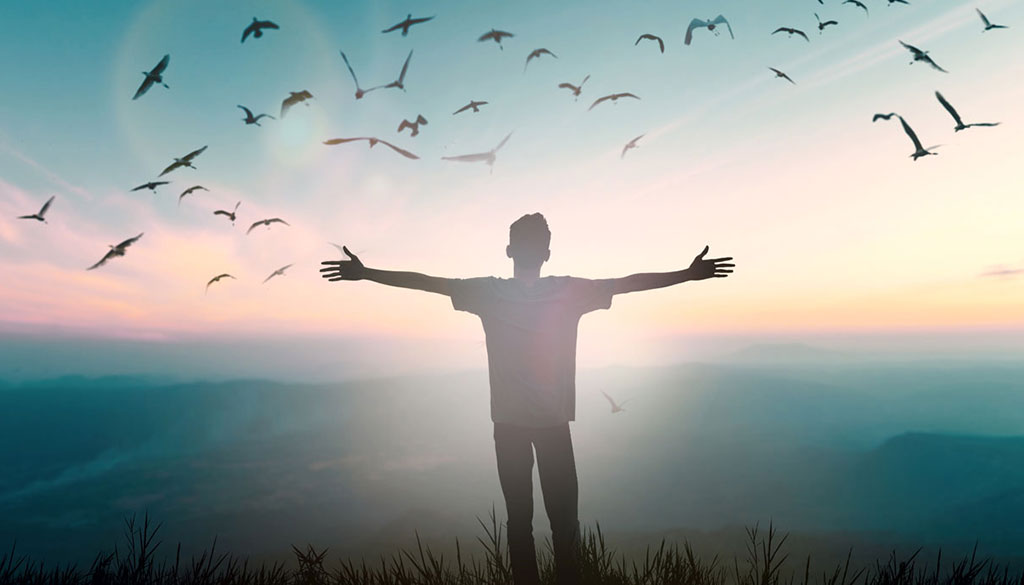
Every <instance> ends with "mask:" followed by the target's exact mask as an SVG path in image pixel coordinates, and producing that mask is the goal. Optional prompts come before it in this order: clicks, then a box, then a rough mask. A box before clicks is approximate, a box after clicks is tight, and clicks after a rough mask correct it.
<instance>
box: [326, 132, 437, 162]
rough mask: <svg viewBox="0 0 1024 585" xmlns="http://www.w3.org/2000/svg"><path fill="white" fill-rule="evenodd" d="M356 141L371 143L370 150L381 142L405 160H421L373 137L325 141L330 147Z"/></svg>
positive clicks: (406, 151)
mask: <svg viewBox="0 0 1024 585" xmlns="http://www.w3.org/2000/svg"><path fill="white" fill-rule="evenodd" d="M355 140H365V141H367V142H369V143H370V148H373V147H374V146H376V145H377V143H378V142H379V143H381V144H383V145H384V146H387V147H388V148H390V149H391V150H393V151H395V152H397V153H398V154H400V155H402V156H404V157H405V158H411V159H413V160H415V159H418V158H419V157H418V156H416V155H415V154H413V153H411V152H409V151H408V150H405V149H403V148H398V147H397V146H395V145H394V144H391V143H390V142H388V141H386V140H381V139H380V138H374V137H372V136H358V137H355V138H332V139H330V140H324V144H326V145H328V146H334V145H335V144H344V143H346V142H353V141H355Z"/></svg>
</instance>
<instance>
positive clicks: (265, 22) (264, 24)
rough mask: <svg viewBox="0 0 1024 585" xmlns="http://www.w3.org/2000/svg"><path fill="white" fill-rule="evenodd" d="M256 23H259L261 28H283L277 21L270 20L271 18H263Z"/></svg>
mask: <svg viewBox="0 0 1024 585" xmlns="http://www.w3.org/2000/svg"><path fill="white" fill-rule="evenodd" d="M256 24H258V25H259V27H260V28H274V29H280V28H281V27H279V26H277V23H275V22H273V21H270V20H261V21H259V22H257V23H256Z"/></svg>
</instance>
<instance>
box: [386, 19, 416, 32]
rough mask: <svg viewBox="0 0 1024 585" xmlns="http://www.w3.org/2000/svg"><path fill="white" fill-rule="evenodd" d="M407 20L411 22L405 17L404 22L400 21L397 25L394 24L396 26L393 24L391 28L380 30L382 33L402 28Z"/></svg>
mask: <svg viewBox="0 0 1024 585" xmlns="http://www.w3.org/2000/svg"><path fill="white" fill-rule="evenodd" d="M407 22H409V19H405V20H403V21H402V22H400V23H398V24H396V25H394V26H392V27H390V28H386V29H384V30H382V31H380V32H382V33H389V32H391V31H393V30H398V29H400V28H402V25H404V24H405V23H407Z"/></svg>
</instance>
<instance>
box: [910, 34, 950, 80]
mask: <svg viewBox="0 0 1024 585" xmlns="http://www.w3.org/2000/svg"><path fill="white" fill-rule="evenodd" d="M900 44H901V45H903V46H904V47H905V48H906V49H907V50H908V51H910V52H911V54H913V55H914V61H924V62H925V63H927V64H929V65H931V66H932V67H934V68H935V69H938V70H939V71H941V72H943V73H949V71H946V70H945V69H943V68H942V67H939V66H938V65H937V64H936V63H935V61H932V58H931V57H929V56H928V51H922V50H921V49H918V48H917V47H915V46H913V45H908V44H907V43H904V42H903V41H900ZM914 61H911V62H910V64H911V65H913V64H914Z"/></svg>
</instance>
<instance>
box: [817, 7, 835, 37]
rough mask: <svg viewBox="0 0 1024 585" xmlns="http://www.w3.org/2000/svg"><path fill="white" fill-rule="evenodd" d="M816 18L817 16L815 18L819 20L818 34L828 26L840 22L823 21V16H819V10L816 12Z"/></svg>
mask: <svg viewBox="0 0 1024 585" xmlns="http://www.w3.org/2000/svg"><path fill="white" fill-rule="evenodd" d="M814 18H815V20H817V21H818V34H819V35H820V34H821V32H822V31H823V30H825V27H826V26H829V25H837V24H839V21H838V20H826V21H825V22H822V21H821V17H819V16H818V13H817V12H815V13H814Z"/></svg>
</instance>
